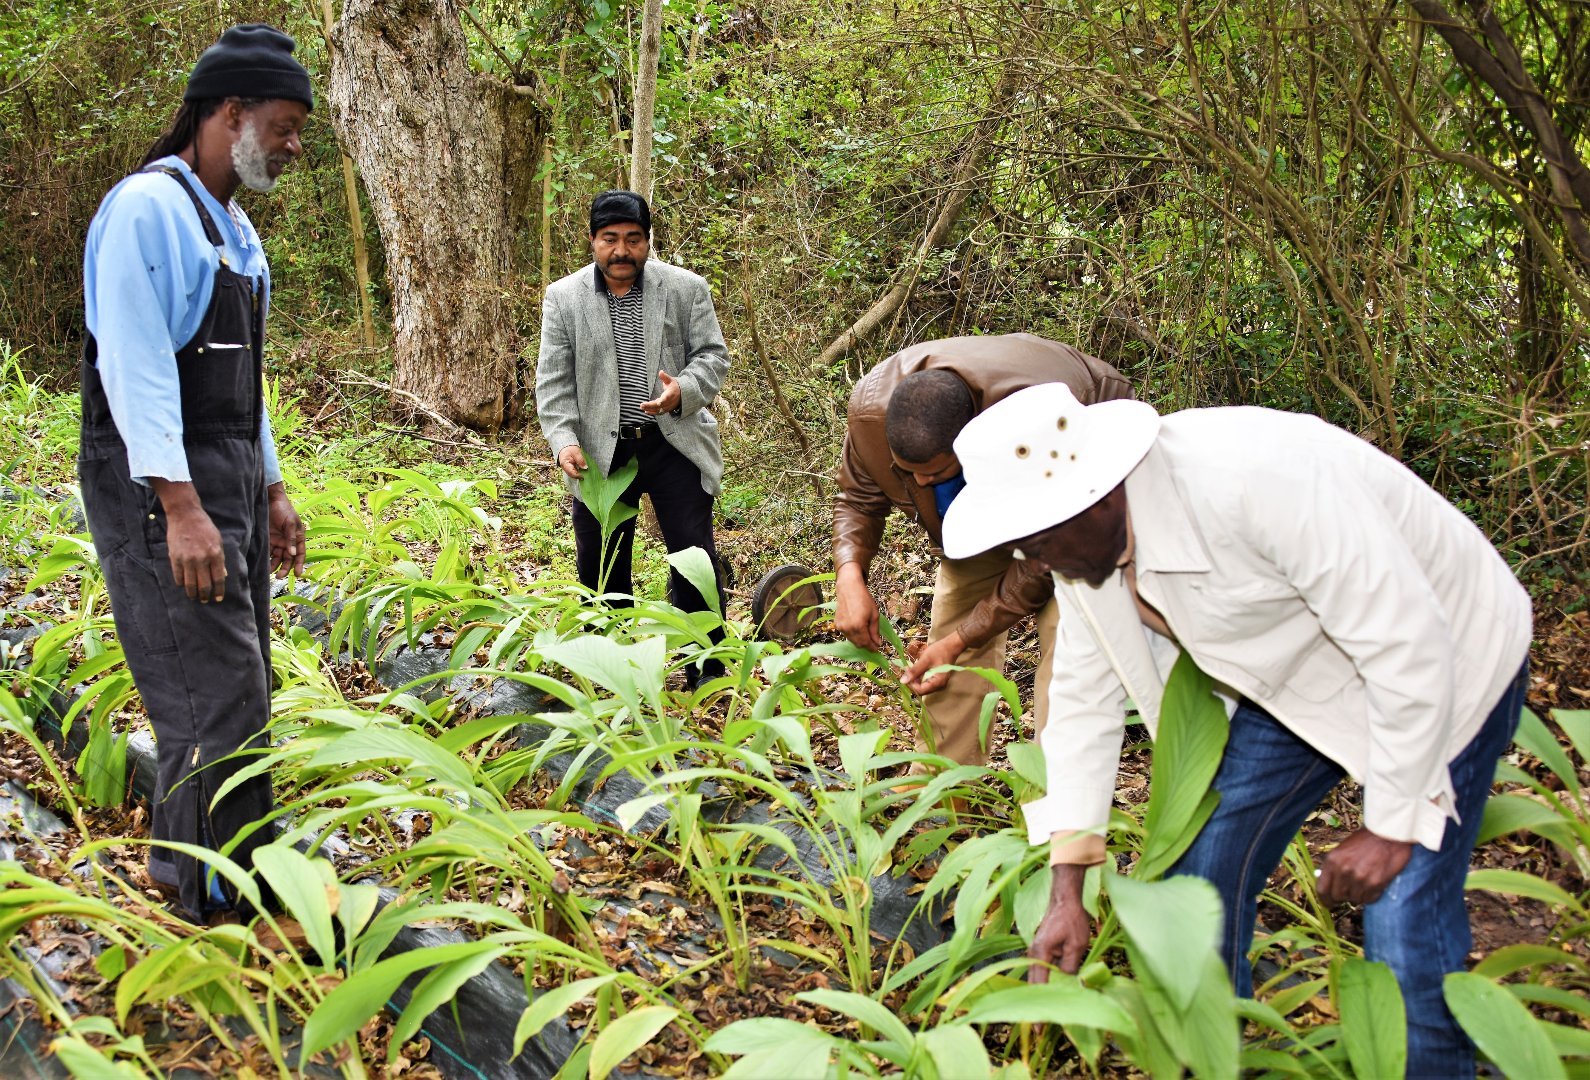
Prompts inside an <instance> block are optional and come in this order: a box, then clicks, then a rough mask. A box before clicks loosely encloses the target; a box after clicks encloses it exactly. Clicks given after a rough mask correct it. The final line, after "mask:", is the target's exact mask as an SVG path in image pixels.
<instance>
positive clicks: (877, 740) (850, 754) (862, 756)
mask: <svg viewBox="0 0 1590 1080" xmlns="http://www.w3.org/2000/svg"><path fill="white" fill-rule="evenodd" d="M888 737H889V733H888V732H887V731H857V732H853V733H851V734H849V735H841V736H840V737H839V762H840V765H841V766H842V767H843V768H844V770H845V775H846V776H848V777H850V778H851V780H853V781H855V782H856V783H857V784H858V785H859V784H860V783H861V782H862V781H863V780H865V779H866V775H867V766H868V765H869V764H871V762H872V759H873V758H874V757H875V756H876V755H877V753H878V747H879V746H881V745H882V744H883V742H884V740H886V739H887V738H888Z"/></svg>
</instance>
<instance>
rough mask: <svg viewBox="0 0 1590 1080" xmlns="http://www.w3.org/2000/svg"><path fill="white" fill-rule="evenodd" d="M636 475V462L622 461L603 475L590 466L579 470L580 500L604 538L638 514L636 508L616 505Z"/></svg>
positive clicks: (638, 469)
mask: <svg viewBox="0 0 1590 1080" xmlns="http://www.w3.org/2000/svg"><path fill="white" fill-rule="evenodd" d="M639 473H640V462H639V461H637V460H630V461H626V462H625V463H624V464H623V465H621V466H619V467H618V468H616V469H614V470H613V471H612V473H611V474H609V475H607V476H603V475H602V472H601V470H600V469H598V468H596V467H595V466H594V465H593V466H590V467H588V468H586V469H584V470H582V471H581V473H580V486H579V495H580V501H581V502H583V503H584V504H585V507H586V509H588V510H589V511H590V512H591V516H592V517H594V518H596V523H597V524H598V525H599V526H600V527H601V530H602V533H603V535H604V536H605V535H607V534H609V533H611V532H612V531H613V530H614V529H616V528H618V527H619V526H620V525H622V524H623V523H624V522H626V521H628V520H629V519H630V518H632V517H634V516H635V515H636V514H638V513H640V507H638V506H630V505H629V504H627V503H622V502H619V498H620V497H621V496H622V495H623V494H624V490H625V489H626V488H628V487H629V485H630V484H631V483H633V482H634V480H635V477H636V476H637V475H638V474H639Z"/></svg>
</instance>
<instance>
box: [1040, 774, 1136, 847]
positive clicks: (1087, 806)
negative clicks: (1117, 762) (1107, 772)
mask: <svg viewBox="0 0 1590 1080" xmlns="http://www.w3.org/2000/svg"><path fill="white" fill-rule="evenodd" d="M1110 779H1111V781H1112V783H1111V785H1110V786H1109V787H1105V786H1103V785H1092V784H1089V785H1081V784H1076V785H1072V786H1070V787H1069V788H1067V789H1066V790H1064V791H1060V792H1055V793H1052V794H1049V795H1045V796H1044V797H1043V798H1041V799H1035V800H1033V801H1032V802H1030V803H1023V804H1022V807H1021V812H1022V816H1023V817H1024V818H1026V821H1027V842H1028V843H1029V844H1047V843H1048V842H1049V838H1050V837H1051V836H1053V835H1054V834H1055V833H1070V832H1089V833H1094V834H1097V835H1099V836H1101V837H1102V836H1103V835H1104V827H1105V826H1106V825H1108V824H1109V821H1110V804H1111V803H1112V802H1113V801H1114V800H1115V786H1114V784H1113V780H1114V777H1113V776H1112V777H1111V778H1110Z"/></svg>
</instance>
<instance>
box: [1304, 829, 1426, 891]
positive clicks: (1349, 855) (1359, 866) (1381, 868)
mask: <svg viewBox="0 0 1590 1080" xmlns="http://www.w3.org/2000/svg"><path fill="white" fill-rule="evenodd" d="M1412 856H1413V845H1412V844H1411V843H1409V842H1407V841H1405V840H1387V839H1386V838H1385V837H1381V836H1376V835H1375V834H1374V833H1372V832H1370V831H1369V830H1368V829H1363V828H1360V829H1359V830H1358V831H1357V832H1355V833H1353V834H1352V835H1351V836H1349V837H1348V838H1347V839H1346V840H1343V841H1342V842H1341V843H1340V844H1338V845H1337V846H1336V849H1335V850H1334V851H1332V852H1331V853H1330V854H1328V855H1326V856H1325V858H1324V859H1322V860H1321V861H1320V873H1319V882H1318V888H1319V897H1320V899H1321V900H1323V901H1325V902H1326V903H1327V904H1338V903H1341V902H1342V901H1344V900H1345V901H1347V902H1348V903H1351V904H1372V903H1374V902H1375V901H1376V900H1378V899H1380V894H1381V893H1383V892H1385V891H1386V886H1387V885H1390V884H1391V879H1392V878H1394V877H1396V876H1397V875H1398V874H1400V873H1402V868H1403V867H1404V866H1407V865H1408V860H1409V859H1410V858H1411V857H1412Z"/></svg>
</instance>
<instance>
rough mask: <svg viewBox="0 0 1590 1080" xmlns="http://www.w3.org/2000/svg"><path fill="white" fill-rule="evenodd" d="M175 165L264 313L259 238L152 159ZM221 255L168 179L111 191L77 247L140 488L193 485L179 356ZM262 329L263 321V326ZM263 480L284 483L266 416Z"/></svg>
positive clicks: (113, 402)
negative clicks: (258, 291)
mask: <svg viewBox="0 0 1590 1080" xmlns="http://www.w3.org/2000/svg"><path fill="white" fill-rule="evenodd" d="M154 164H157V165H169V166H171V167H173V168H176V169H180V170H181V171H182V172H183V173H184V174H186V176H187V178H188V182H189V183H191V184H192V185H193V189H194V190H195V191H196V192H198V194H199V198H200V199H202V200H203V201H204V205H205V207H206V209H208V210H209V212H210V217H211V218H213V219H214V221H215V226H216V228H217V229H218V230H220V233H221V236H222V238H223V239H224V240H225V245H224V254H225V257H226V260H227V264H228V265H229V266H230V267H231V269H232V270H233V271H234V272H235V273H238V274H242V275H244V276H246V277H249V278H252V279H254V280H256V281H259V282H261V283H262V286H263V295H262V296H261V298H260V303H261V305H262V310H264V311H268V310H269V302H270V267H269V266H268V265H267V263H266V260H265V249H264V248H263V247H261V246H260V239H259V234H258V233H256V232H255V231H254V226H253V224H252V223H251V222H250V221H249V220H248V217H247V216H246V215H245V214H244V213H243V211H242V210H241V209H238V208H237V206H236V204H235V203H234V204H232V206H231V207H230V208H228V207H224V206H222V205H221V204H220V203H219V202H217V201H216V199H215V197H214V196H213V195H211V194H210V192H209V191H208V190H207V189H206V188H205V187H204V185H203V184H202V183H200V181H199V178H198V177H197V176H196V175H194V172H193V170H192V169H191V168H189V167H188V165H187V163H186V162H184V161H183V160H182V159H181V158H178V157H174V156H173V157H165V158H161V159H160V160H159V161H157V162H155V163H154ZM222 253H223V249H218V248H216V247H215V246H214V245H213V244H211V243H210V241H209V238H208V237H206V236H205V235H204V224H203V223H202V222H201V221H200V220H199V215H198V214H197V213H196V212H195V211H194V209H193V202H192V200H190V199H189V198H188V195H187V192H185V191H183V190H182V185H180V184H178V183H177V182H176V181H175V180H173V179H172V178H171V177H169V176H166V175H163V174H161V173H135V174H133V175H132V176H129V177H127V178H126V179H124V180H123V181H122V182H121V183H119V184H117V185H116V186H115V187H114V188H112V189H111V191H110V193H109V194H108V195H106V196H105V198H104V201H102V202H101V203H100V204H99V211H98V212H97V213H96V214H95V215H94V220H93V221H92V222H91V223H90V224H89V227H88V243H87V246H86V247H85V248H84V251H83V305H84V318H85V321H86V322H87V324H88V329H89V332H90V333H92V334H93V335H94V338H95V340H96V341H97V342H98V346H99V359H98V366H99V377H100V380H101V382H102V383H103V384H104V388H105V397H106V400H107V402H108V403H109V406H110V413H111V417H112V418H113V419H114V420H115V421H116V430H117V431H118V432H119V433H120V434H121V437H122V441H123V442H125V443H126V444H127V466H128V471H129V473H130V474H131V475H132V477H133V479H134V480H136V481H138V482H139V483H141V484H146V485H147V483H148V480H149V478H150V477H162V478H164V479H166V480H174V481H191V480H192V479H193V476H192V474H191V473H190V472H189V471H188V455H187V452H186V450H185V449H184V448H183V445H182V394H181V387H180V384H179V382H178V379H177V356H176V354H177V353H178V352H179V351H180V350H181V349H182V347H183V346H185V345H186V344H187V343H188V342H189V341H190V340H191V339H192V338H193V335H194V334H195V333H197V332H198V328H199V323H200V321H201V320H202V319H203V318H204V313H205V310H206V309H207V308H208V307H209V306H210V295H211V293H212V292H213V290H214V288H215V272H216V270H217V269H218V268H219V266H220V259H221V255H222ZM261 321H262V323H263V319H262V320H261ZM260 449H261V454H262V457H263V459H264V465H265V482H266V483H267V484H274V483H276V482H278V481H280V480H281V478H282V474H281V467H280V465H279V463H278V461H277V456H276V444H275V440H274V438H273V437H272V434H271V425H270V417H269V415H267V414H265V413H264V412H263V411H262V412H261V415H260Z"/></svg>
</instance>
